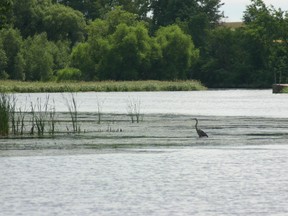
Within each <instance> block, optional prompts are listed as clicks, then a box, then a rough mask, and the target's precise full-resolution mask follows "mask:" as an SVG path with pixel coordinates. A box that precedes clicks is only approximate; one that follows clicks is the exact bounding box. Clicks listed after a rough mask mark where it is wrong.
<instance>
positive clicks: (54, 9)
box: [0, 0, 288, 87]
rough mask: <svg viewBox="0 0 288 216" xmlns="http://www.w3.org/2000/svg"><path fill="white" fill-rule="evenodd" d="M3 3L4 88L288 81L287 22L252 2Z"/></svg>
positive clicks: (0, 62) (0, 57)
mask: <svg viewBox="0 0 288 216" xmlns="http://www.w3.org/2000/svg"><path fill="white" fill-rule="evenodd" d="M222 5H223V4H222V3H221V0H173V1H170V0H134V1H131V0H113V1H111V0H82V1H79V0H25V1H19V0H18V1H17V0H2V1H1V3H0V79H11V80H23V81H26V80H27V81H48V80H55V81H62V80H86V81H92V80H152V79H153V80H185V79H198V80H201V81H202V82H203V83H204V84H206V85H207V86H208V87H270V86H271V84H272V83H273V82H275V83H276V82H277V83H278V82H287V81H288V80H287V78H288V59H287V58H288V13H287V12H285V11H282V10H280V9H275V8H274V7H273V6H266V5H265V4H264V2H263V1H262V0H251V4H250V5H248V6H247V8H246V11H245V12H244V15H243V21H244V25H243V27H240V28H236V29H233V28H228V27H225V26H224V25H222V23H221V20H223V18H224V14H223V13H222V12H221V6H222Z"/></svg>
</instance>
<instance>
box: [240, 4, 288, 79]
mask: <svg viewBox="0 0 288 216" xmlns="http://www.w3.org/2000/svg"><path fill="white" fill-rule="evenodd" d="M243 19H244V22H245V24H246V26H245V32H246V34H247V35H249V36H250V37H251V38H254V40H255V41H257V42H258V44H259V46H258V47H259V49H258V52H257V53H255V56H261V61H258V62H257V61H254V64H257V65H261V66H259V67H258V68H259V70H258V72H259V73H258V74H257V75H258V79H263V78H264V80H266V81H263V82H268V80H269V81H270V83H272V82H273V76H274V82H277V81H280V82H281V81H283V80H285V79H282V78H283V77H284V76H287V75H285V69H286V68H287V67H288V62H287V63H285V62H286V60H285V59H286V54H287V52H283V50H287V48H288V43H287V41H288V33H287V30H288V17H287V12H286V13H285V12H283V11H281V9H279V10H276V9H275V8H274V7H267V6H266V5H265V3H264V2H263V1H262V0H251V5H248V6H247V8H246V11H245V12H244V18H243ZM256 60H259V58H258V59H256ZM276 62H278V63H276ZM280 65H281V66H280ZM280 77H281V78H280Z"/></svg>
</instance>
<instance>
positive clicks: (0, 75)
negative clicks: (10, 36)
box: [0, 44, 8, 79]
mask: <svg viewBox="0 0 288 216" xmlns="http://www.w3.org/2000/svg"><path fill="white" fill-rule="evenodd" d="M1 46H2V44H0V79H7V78H8V74H7V73H6V67H7V61H8V59H7V56H6V53H5V51H4V50H3V48H2V47H1Z"/></svg>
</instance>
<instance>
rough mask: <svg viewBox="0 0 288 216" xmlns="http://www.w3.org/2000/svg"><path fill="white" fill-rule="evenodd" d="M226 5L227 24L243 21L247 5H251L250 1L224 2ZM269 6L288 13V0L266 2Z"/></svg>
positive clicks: (226, 0)
mask: <svg viewBox="0 0 288 216" xmlns="http://www.w3.org/2000/svg"><path fill="white" fill-rule="evenodd" d="M222 2H223V3H225V5H224V6H223V7H222V10H223V11H224V15H225V16H226V17H228V18H227V19H225V21H227V22H239V21H242V17H243V12H244V11H245V9H246V6H247V5H250V4H251V1H250V0H222ZM264 2H265V4H266V5H267V6H269V5H273V6H274V7H275V8H281V9H282V10H284V11H288V0H264Z"/></svg>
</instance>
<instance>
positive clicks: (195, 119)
mask: <svg viewBox="0 0 288 216" xmlns="http://www.w3.org/2000/svg"><path fill="white" fill-rule="evenodd" d="M195 120H196V124H195V128H196V129H197V125H198V120H197V119H195Z"/></svg>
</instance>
